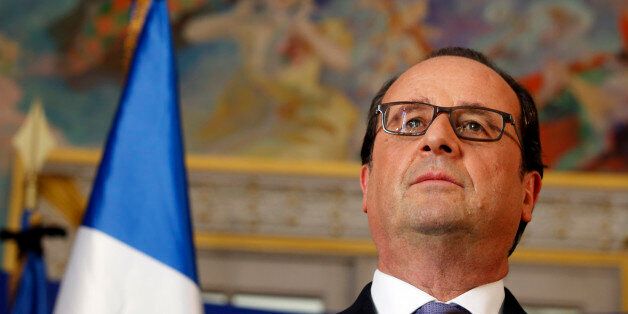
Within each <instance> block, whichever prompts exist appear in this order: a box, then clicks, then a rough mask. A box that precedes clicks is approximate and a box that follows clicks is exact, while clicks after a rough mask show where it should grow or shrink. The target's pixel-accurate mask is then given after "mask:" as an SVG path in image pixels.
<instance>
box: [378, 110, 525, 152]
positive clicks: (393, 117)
mask: <svg viewBox="0 0 628 314" xmlns="http://www.w3.org/2000/svg"><path fill="white" fill-rule="evenodd" d="M377 112H379V113H381V115H382V126H383V128H384V132H386V133H388V134H394V135H407V136H420V135H424V134H425V132H427V129H428V128H429V127H430V125H431V124H432V122H433V121H434V119H436V117H437V116H438V115H439V114H441V113H447V114H448V115H449V123H450V124H451V127H452V128H453V130H454V133H456V136H458V138H461V139H465V140H470V141H479V142H494V141H498V140H499V139H501V138H502V135H503V134H504V129H505V128H506V123H510V124H512V125H513V127H514V128H515V131H516V129H517V126H516V125H515V120H514V118H513V117H512V115H511V114H509V113H506V112H503V111H499V110H495V109H490V108H484V107H478V106H458V107H440V106H435V105H431V104H427V103H423V102H410V101H397V102H389V103H385V104H381V105H379V106H377ZM515 134H517V139H518V140H519V134H518V133H517V132H515ZM520 142H521V141H520V140H519V141H518V143H517V144H519V143H520Z"/></svg>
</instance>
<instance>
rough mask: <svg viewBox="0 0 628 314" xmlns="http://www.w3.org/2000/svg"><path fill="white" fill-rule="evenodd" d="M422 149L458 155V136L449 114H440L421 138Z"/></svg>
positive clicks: (435, 152)
mask: <svg viewBox="0 0 628 314" xmlns="http://www.w3.org/2000/svg"><path fill="white" fill-rule="evenodd" d="M421 141H422V143H421V150H422V151H424V152H432V153H434V154H437V155H439V154H447V155H457V154H459V153H460V145H459V143H460V142H459V140H458V136H457V135H456V133H455V132H454V130H453V128H452V126H451V123H450V122H449V117H448V116H447V114H439V115H438V116H437V117H436V118H434V121H432V124H431V125H430V127H429V128H428V129H427V131H426V132H425V134H424V135H423V136H422V138H421Z"/></svg>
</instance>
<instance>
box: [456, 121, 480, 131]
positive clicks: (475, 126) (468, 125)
mask: <svg viewBox="0 0 628 314" xmlns="http://www.w3.org/2000/svg"><path fill="white" fill-rule="evenodd" d="M458 129H459V130H460V131H462V132H470V133H480V132H484V131H485V130H484V126H482V124H480V123H478V122H476V121H466V122H464V123H463V124H461V125H460V126H459V127H458Z"/></svg>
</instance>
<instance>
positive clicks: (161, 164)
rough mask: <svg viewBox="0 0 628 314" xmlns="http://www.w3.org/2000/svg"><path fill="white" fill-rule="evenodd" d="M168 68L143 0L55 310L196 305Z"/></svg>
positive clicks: (167, 40) (160, 6)
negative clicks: (124, 76) (141, 16)
mask: <svg viewBox="0 0 628 314" xmlns="http://www.w3.org/2000/svg"><path fill="white" fill-rule="evenodd" d="M184 160H185V159H184V149H183V140H182V136H181V125H180V118H179V96H178V85H177V73H176V69H175V62H174V55H173V49H172V35H171V30H170V22H169V16H168V8H167V3H166V1H165V0H152V2H151V3H150V7H149V8H148V12H147V14H146V19H145V22H144V26H143V28H142V31H141V33H140V35H139V37H138V40H137V45H136V49H135V53H134V56H133V59H132V61H131V65H130V67H129V73H128V76H127V80H126V85H125V87H124V91H123V93H122V96H121V98H120V102H119V106H118V110H117V113H116V115H115V118H114V121H113V125H112V128H111V130H110V133H109V136H108V138H107V142H106V147H105V151H104V154H103V157H102V160H101V163H100V166H99V169H98V173H97V175H96V179H95V182H94V186H93V189H92V193H91V196H90V199H89V204H88V207H87V211H86V213H85V216H84V220H83V223H82V225H81V226H80V227H79V229H78V231H77V234H76V238H75V242H74V246H73V249H72V253H71V256H70V261H69V264H68V266H67V268H66V273H65V276H64V278H63V280H62V283H61V288H60V292H59V296H58V298H57V302H56V305H55V313H59V314H65V313H81V314H83V313H202V304H201V297H200V289H199V286H198V280H197V273H196V261H195V253H194V244H193V237H192V226H191V222H190V211H189V200H188V195H187V178H186V171H185V165H184Z"/></svg>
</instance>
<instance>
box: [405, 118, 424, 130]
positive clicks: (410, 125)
mask: <svg viewBox="0 0 628 314" xmlns="http://www.w3.org/2000/svg"><path fill="white" fill-rule="evenodd" d="M422 125H423V123H422V122H421V120H419V119H411V120H408V121H406V124H405V127H404V128H405V129H418V128H420V127H421V126H422Z"/></svg>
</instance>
